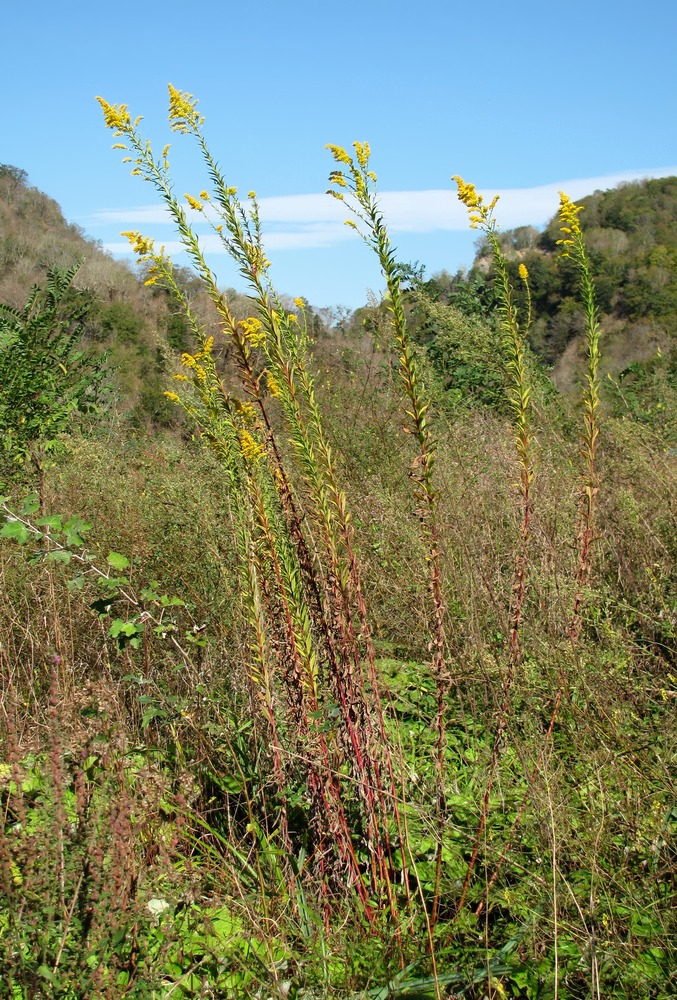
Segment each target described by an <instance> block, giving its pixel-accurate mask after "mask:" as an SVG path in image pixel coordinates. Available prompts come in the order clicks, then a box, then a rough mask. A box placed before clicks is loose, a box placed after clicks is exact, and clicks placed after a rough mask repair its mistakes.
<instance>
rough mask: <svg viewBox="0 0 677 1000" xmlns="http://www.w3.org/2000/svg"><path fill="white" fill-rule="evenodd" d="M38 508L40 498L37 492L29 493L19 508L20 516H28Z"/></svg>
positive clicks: (35, 512)
mask: <svg viewBox="0 0 677 1000" xmlns="http://www.w3.org/2000/svg"><path fill="white" fill-rule="evenodd" d="M39 510H40V498H39V496H38V494H37V493H29V494H28V496H27V497H26V499H25V500H24V502H23V506H22V508H21V516H22V517H30V516H31V515H32V514H37V512H38V511H39Z"/></svg>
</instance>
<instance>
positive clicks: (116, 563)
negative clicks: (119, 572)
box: [107, 552, 129, 569]
mask: <svg viewBox="0 0 677 1000" xmlns="http://www.w3.org/2000/svg"><path fill="white" fill-rule="evenodd" d="M107 562H108V565H109V566H112V567H113V569H127V567H128V566H129V559H128V558H127V556H123V555H122V554H121V553H120V552H109V553H108V557H107Z"/></svg>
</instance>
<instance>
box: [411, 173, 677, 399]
mask: <svg viewBox="0 0 677 1000" xmlns="http://www.w3.org/2000/svg"><path fill="white" fill-rule="evenodd" d="M580 203H581V204H582V205H583V211H582V212H581V215H580V216H579V218H580V221H581V226H582V228H583V231H584V233H585V237H586V242H587V246H588V250H589V255H590V258H591V261H592V265H593V269H594V274H595V280H596V287H597V295H598V303H599V307H600V310H601V313H602V316H603V328H604V332H605V334H606V337H605V342H604V354H605V357H606V363H607V365H608V367H609V368H610V369H611V370H612V371H614V372H616V373H618V372H621V371H623V370H624V369H626V368H627V367H628V366H629V365H631V364H632V363H634V362H645V361H647V360H648V359H649V358H651V357H652V356H655V355H656V353H657V351H658V350H660V351H661V352H662V353H664V354H665V353H667V352H669V351H670V350H671V349H673V350H674V343H675V330H676V329H677V177H665V178H659V179H656V180H646V181H638V182H633V183H628V184H622V185H620V186H619V187H617V188H614V189H613V190H610V191H596V192H595V193H594V194H591V195H589V196H588V197H586V198H583V199H582V201H581V202H580ZM497 213H498V215H499V218H500V202H499V206H498V209H497ZM560 238H561V233H560V231H559V223H558V221H557V218H553V219H552V220H551V221H550V223H549V224H548V225H547V226H546V228H545V229H544V230H543V231H542V232H540V231H539V230H537V229H535V228H534V227H532V226H521V227H519V228H517V229H510V230H507V231H505V232H504V233H503V234H502V235H501V243H502V245H503V249H504V252H505V253H506V255H507V256H508V257H509V259H510V265H509V266H510V270H511V272H512V273H511V277H512V279H513V283H514V286H515V288H519V287H520V285H521V282H520V281H519V279H518V275H517V269H518V266H519V264H520V263H524V264H525V265H526V266H527V268H528V271H529V283H530V287H531V295H532V301H533V316H534V320H533V324H532V327H531V334H530V339H531V344H532V347H533V348H534V350H535V351H536V353H537V354H538V355H539V356H540V357H541V358H542V359H543V360H544V361H545V362H546V364H548V365H550V366H554V376H555V379H556V380H559V381H560V383H564V384H566V383H567V381H568V380H569V379H570V378H571V376H572V368H573V363H574V360H575V356H576V354H577V349H578V346H579V335H580V333H581V331H582V329H583V323H584V319H583V315H582V312H581V309H580V305H579V300H578V297H577V291H576V274H575V269H574V266H573V264H571V263H569V262H567V261H566V260H565V261H562V260H559V259H558V258H559V249H560V248H559V247H558V246H557V240H558V239H560ZM490 256H491V254H490V249H489V246H488V245H487V243H486V241H485V240H482V241H481V242H480V243H479V245H478V248H477V254H476V256H475V260H474V262H473V265H472V267H471V269H470V270H469V272H458V273H457V274H456V275H454V276H450V275H441V276H437V277H436V278H433V279H431V281H430V282H428V283H427V284H428V286H429V290H430V291H431V292H433V293H434V294H436V295H437V297H438V298H439V297H441V298H443V299H444V300H445V301H447V302H450V303H452V304H455V305H457V306H458V307H459V308H461V309H462V310H463V311H466V312H473V311H474V312H479V313H480V314H484V315H489V314H490V313H491V312H492V310H493V308H495V299H494V295H493V277H492V276H491V273H490Z"/></svg>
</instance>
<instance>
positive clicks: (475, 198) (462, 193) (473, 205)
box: [451, 174, 499, 229]
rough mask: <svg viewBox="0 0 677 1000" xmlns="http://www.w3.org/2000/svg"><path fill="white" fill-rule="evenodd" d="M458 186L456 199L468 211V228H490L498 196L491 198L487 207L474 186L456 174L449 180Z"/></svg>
mask: <svg viewBox="0 0 677 1000" xmlns="http://www.w3.org/2000/svg"><path fill="white" fill-rule="evenodd" d="M451 179H452V181H456V183H457V184H458V197H459V200H460V201H462V202H463V204H464V205H465V207H466V208H467V209H468V212H469V217H470V228H471V229H479V228H480V227H481V226H486V227H491V226H492V218H491V214H492V212H493V211H494V209H495V208H496V204H497V202H498V197H499V196H498V195H496V196H495V197H494V198H492V200H491V202H490V203H489V204H488V205H485V204H484V198H483V197H482V195H481V194H478V193H477V189H476V188H475V185H474V184H466V182H465V181H464V180H463V178H462V177H458V176H457V175H456V174H455V175H454V176H453V177H452V178H451Z"/></svg>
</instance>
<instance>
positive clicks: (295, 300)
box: [294, 299, 306, 309]
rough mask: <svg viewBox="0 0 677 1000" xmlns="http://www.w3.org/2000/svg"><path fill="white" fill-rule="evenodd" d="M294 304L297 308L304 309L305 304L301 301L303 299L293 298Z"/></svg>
mask: <svg viewBox="0 0 677 1000" xmlns="http://www.w3.org/2000/svg"><path fill="white" fill-rule="evenodd" d="M294 305H295V306H296V307H297V308H298V309H305V308H306V304H305V302H304V301H303V299H294Z"/></svg>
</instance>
